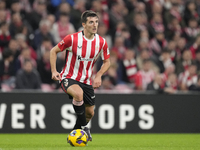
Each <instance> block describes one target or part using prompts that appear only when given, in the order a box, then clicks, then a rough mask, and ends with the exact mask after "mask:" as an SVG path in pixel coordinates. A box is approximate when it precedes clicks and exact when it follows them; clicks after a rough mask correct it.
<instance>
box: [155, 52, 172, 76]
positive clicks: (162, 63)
mask: <svg viewBox="0 0 200 150" xmlns="http://www.w3.org/2000/svg"><path fill="white" fill-rule="evenodd" d="M155 63H156V64H157V65H158V67H159V70H160V73H163V72H164V71H165V69H166V68H167V67H168V66H170V65H172V64H173V62H172V60H171V57H170V52H169V51H168V50H167V49H164V50H163V51H162V52H161V55H160V57H159V58H158V61H156V62H155Z"/></svg>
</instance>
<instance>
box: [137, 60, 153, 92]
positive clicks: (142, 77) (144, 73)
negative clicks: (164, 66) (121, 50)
mask: <svg viewBox="0 0 200 150" xmlns="http://www.w3.org/2000/svg"><path fill="white" fill-rule="evenodd" d="M151 65H152V61H151V60H150V59H145V60H144V61H143V68H142V69H141V70H139V71H138V72H137V74H136V76H135V89H136V90H141V91H145V90H146V88H147V85H148V84H149V83H151V82H152V81H153V79H154V77H155V72H154V71H153V69H152V67H151Z"/></svg>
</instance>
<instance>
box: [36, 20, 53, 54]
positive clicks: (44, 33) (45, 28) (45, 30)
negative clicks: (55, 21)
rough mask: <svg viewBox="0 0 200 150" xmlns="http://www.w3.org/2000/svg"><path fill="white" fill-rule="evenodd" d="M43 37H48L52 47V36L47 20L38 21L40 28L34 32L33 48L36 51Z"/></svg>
mask: <svg viewBox="0 0 200 150" xmlns="http://www.w3.org/2000/svg"><path fill="white" fill-rule="evenodd" d="M45 37H48V38H49V39H50V40H51V43H52V44H53V45H54V44H55V42H54V39H53V36H52V35H51V33H50V22H49V21H48V20H41V21H40V28H39V29H38V30H36V31H35V33H34V39H33V48H34V49H35V50H37V49H38V48H39V47H40V46H41V43H42V41H43V39H44V38H45Z"/></svg>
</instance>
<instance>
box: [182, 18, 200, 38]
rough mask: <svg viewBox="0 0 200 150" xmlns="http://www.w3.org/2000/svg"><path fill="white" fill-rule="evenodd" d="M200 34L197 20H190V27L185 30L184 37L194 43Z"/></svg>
mask: <svg viewBox="0 0 200 150" xmlns="http://www.w3.org/2000/svg"><path fill="white" fill-rule="evenodd" d="M199 33H200V28H199V26H198V22H197V20H196V19H195V18H190V19H189V22H188V26H187V27H186V28H184V37H185V38H186V39H187V41H188V42H193V41H194V40H195V38H196V36H197V35H198V34H199Z"/></svg>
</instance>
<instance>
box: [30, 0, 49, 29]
mask: <svg viewBox="0 0 200 150" xmlns="http://www.w3.org/2000/svg"><path fill="white" fill-rule="evenodd" d="M35 3H36V4H35V5H36V6H35V7H34V8H33V11H32V12H30V13H28V14H27V16H26V19H27V21H28V22H29V24H30V25H31V26H32V28H33V30H34V31H35V30H37V29H38V28H39V23H40V21H41V20H42V19H44V18H46V16H47V14H48V13H47V6H46V2H45V1H43V0H38V1H36V2H35Z"/></svg>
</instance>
